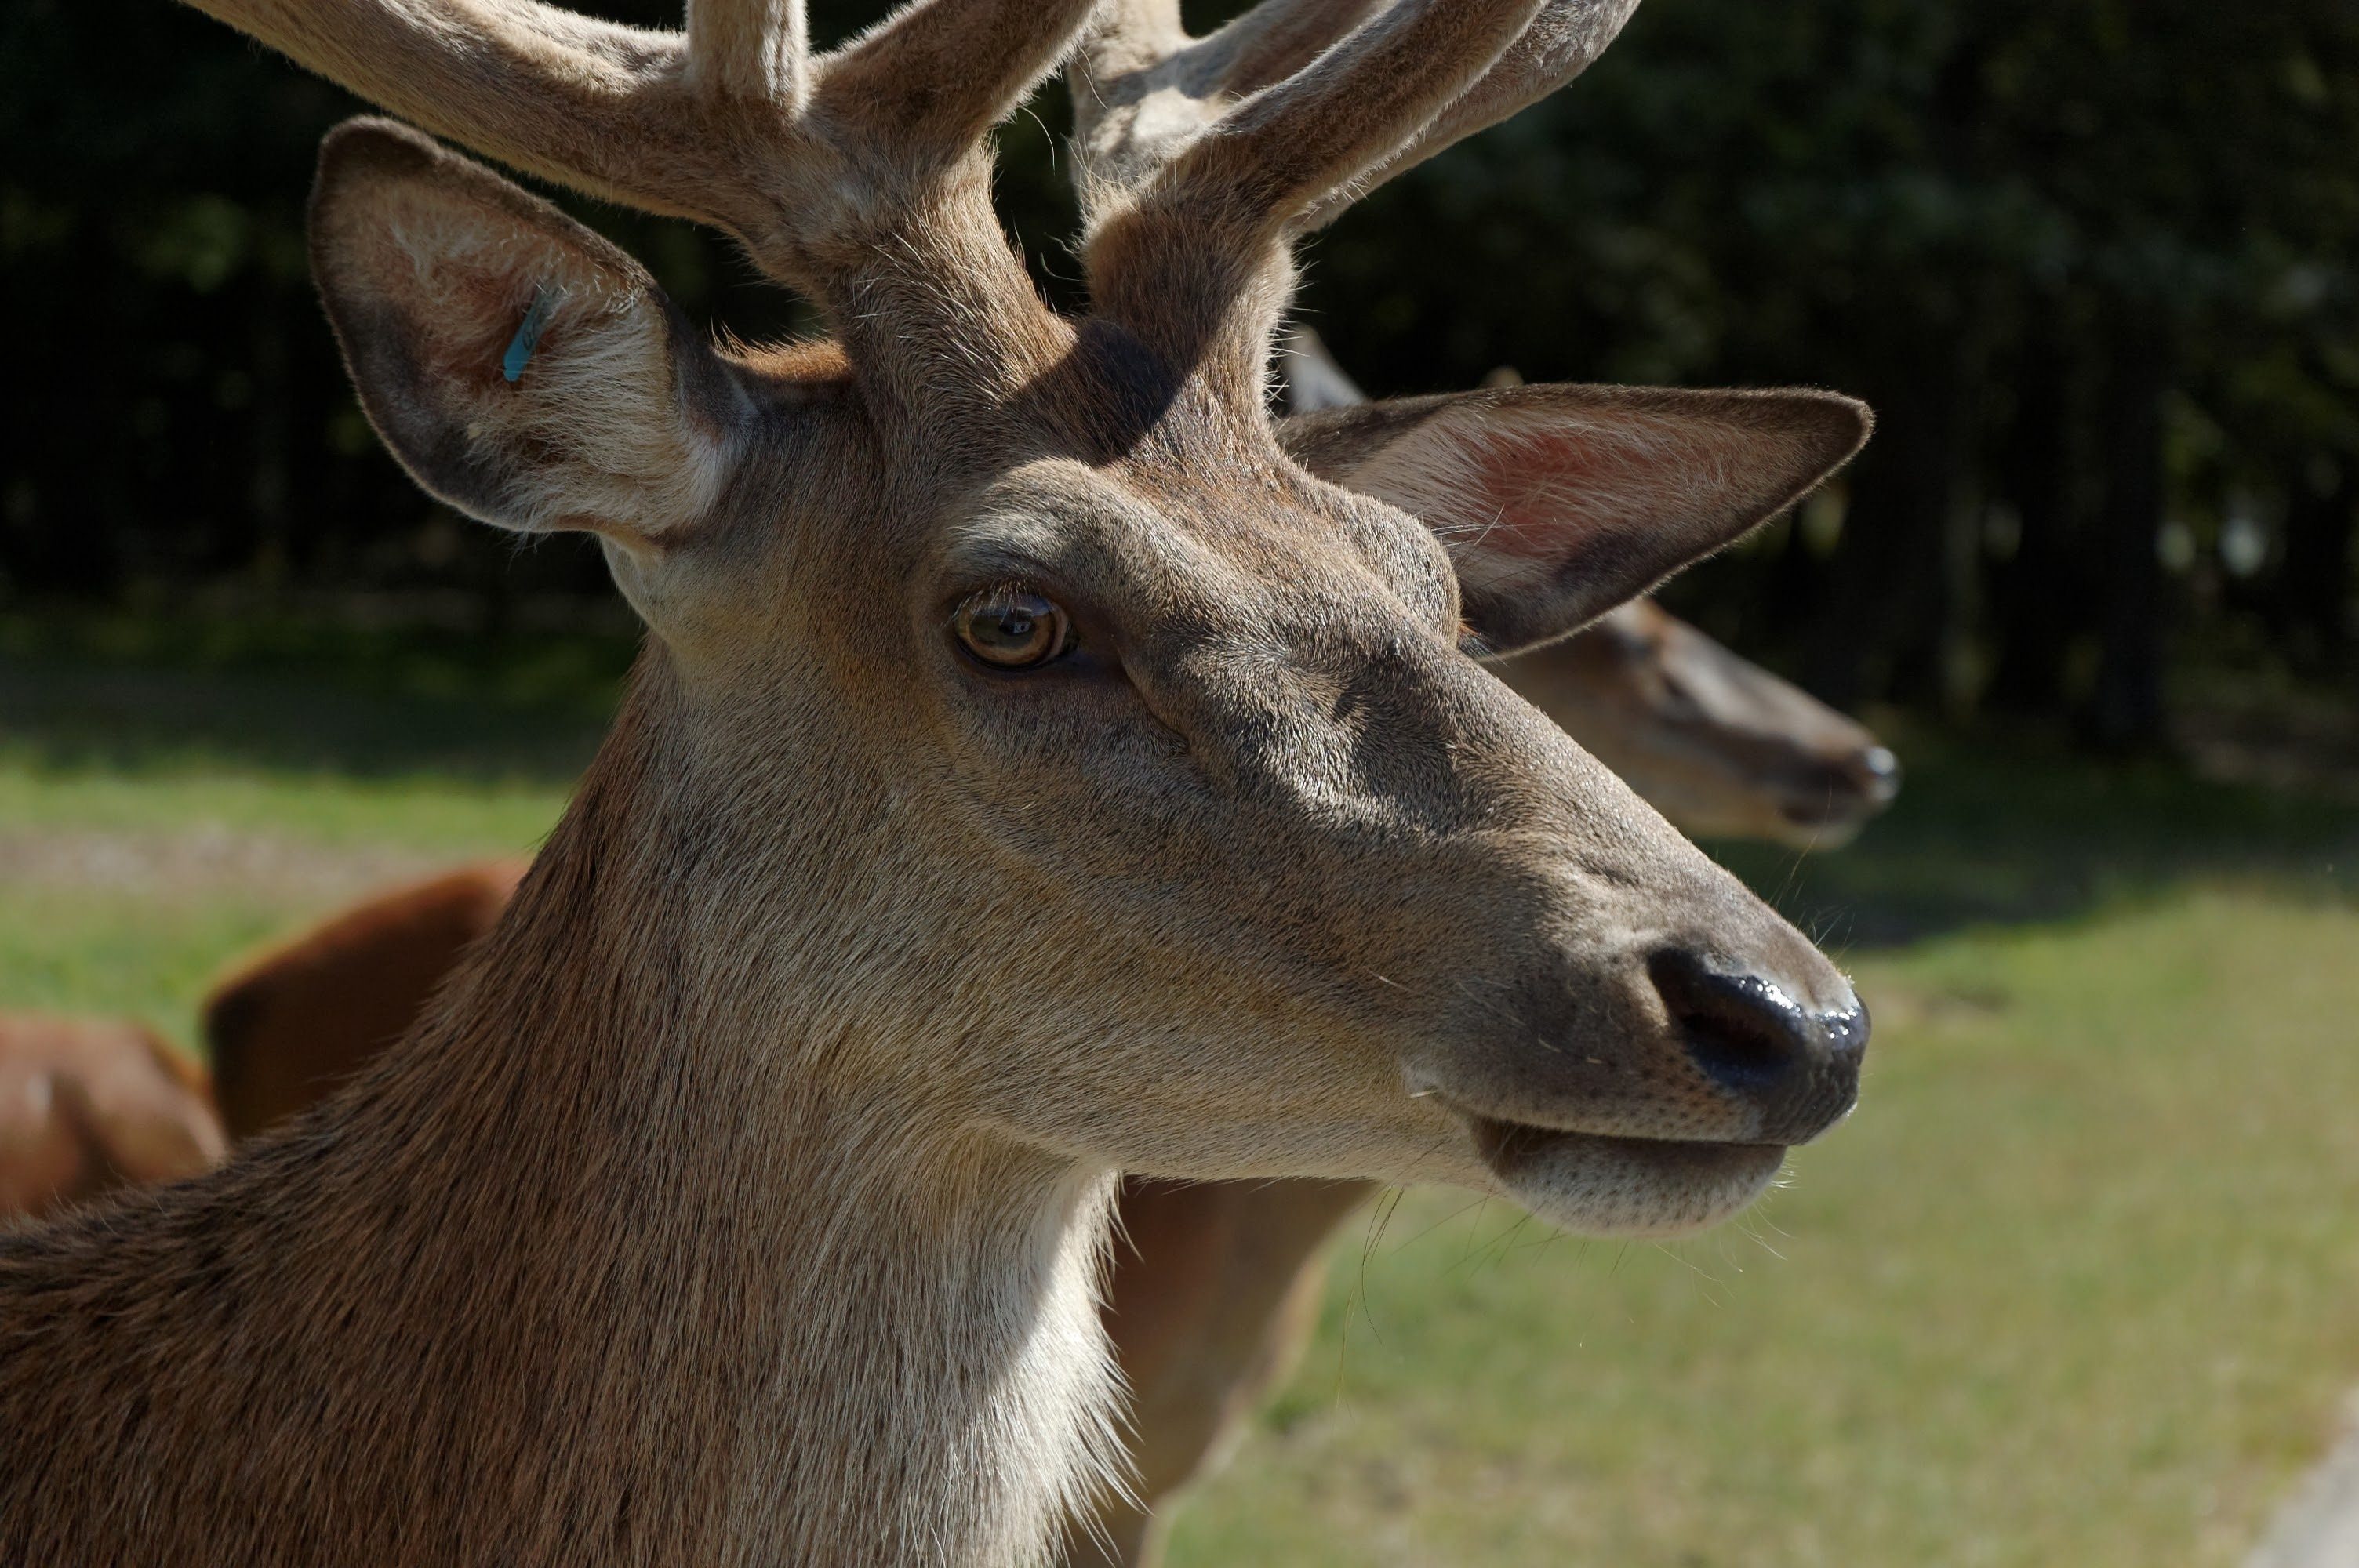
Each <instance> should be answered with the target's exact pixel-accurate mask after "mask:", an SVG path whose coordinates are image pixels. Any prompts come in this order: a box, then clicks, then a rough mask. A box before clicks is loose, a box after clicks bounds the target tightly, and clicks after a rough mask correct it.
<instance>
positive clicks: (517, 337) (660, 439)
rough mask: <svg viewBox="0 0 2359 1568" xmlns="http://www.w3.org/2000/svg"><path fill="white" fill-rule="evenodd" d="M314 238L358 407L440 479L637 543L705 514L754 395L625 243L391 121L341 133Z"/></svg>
mask: <svg viewBox="0 0 2359 1568" xmlns="http://www.w3.org/2000/svg"><path fill="white" fill-rule="evenodd" d="M310 235H311V267H312V273H313V276H315V277H317V279H318V280H319V286H320V294H321V298H322V300H323V301H324V302H325V304H326V306H327V312H328V319H329V321H330V322H331V324H332V325H333V327H334V328H335V332H336V339H337V341H338V342H339V343H341V344H342V348H343V351H344V361H345V363H346V364H347V365H348V366H350V368H351V371H352V376H353V384H354V385H355V386H357V387H358V388H359V391H360V396H361V404H362V406H363V407H364V408H365V409H366V410H367V412H368V416H369V421H370V423H371V424H373V425H375V427H376V429H377V433H378V434H379V435H380V436H382V437H383V438H385V443H386V446H388V447H390V448H391V449H393V453H394V456H395V457H397V458H398V459H399V460H400V461H401V464H402V466H403V467H404V468H406V469H408V470H409V472H410V474H411V475H412V476H413V477H414V478H416V479H417V481H418V482H419V484H421V485H423V486H424V487H425V488H426V489H427V490H428V491H429V492H432V493H433V494H435V495H437V496H439V497H440V498H441V499H443V500H444V501H447V502H449V503H451V505H453V506H455V507H458V508H459V509H460V510H461V511H462V512H465V513H467V514H470V515H472V516H474V517H477V518H480V519H482V520H483V521H484V522H486V523H491V524H497V525H498V526H500V527H503V528H514V529H519V530H524V531H527V532H532V531H539V530H546V529H585V530H588V531H591V532H593V533H597V534H600V535H605V536H606V537H608V538H609V539H611V540H613V541H614V542H615V543H618V544H625V545H631V544H650V543H655V542H658V541H660V540H662V539H663V538H664V537H665V536H666V535H676V534H677V533H678V532H679V531H680V530H683V529H685V528H687V527H688V526H690V525H691V524H693V523H694V522H695V521H696V520H697V519H698V518H700V517H701V516H702V515H703V514H705V513H706V512H708V511H709V510H710V509H711V507H712V503H713V502H714V501H715V499H716V498H717V497H718V495H719V493H720V490H721V487H722V485H723V482H724V481H725V480H726V479H727V477H728V474H729V471H730V470H731V467H732V460H733V458H734V454H735V452H736V450H737V449H738V448H739V447H740V445H741V443H742V442H743V440H744V439H745V433H746V431H747V430H748V428H749V427H750V424H751V421H752V419H753V413H754V405H753V402H752V400H751V399H750V398H749V397H748V396H747V395H746V394H745V389H744V388H743V387H742V386H741V385H740V384H738V382H737V380H736V378H735V376H734V373H732V371H731V370H730V368H729V366H728V365H727V363H726V362H724V361H723V360H722V359H721V357H720V356H719V355H718V354H716V353H715V352H713V351H712V348H711V347H710V346H709V345H708V344H707V343H706V342H705V341H704V340H703V338H702V337H701V334H699V333H698V332H697V331H696V330H694V329H693V328H691V327H690V325H689V324H688V323H687V322H686V321H685V320H684V319H682V318H681V316H680V314H679V311H678V309H676V308H674V307H673V306H672V304H671V302H670V301H669V300H668V299H666V298H665V297H664V296H663V294H662V292H661V291H660V290H658V288H657V287H656V285H655V280H654V279H652V278H650V277H649V276H647V272H646V271H645V270H644V269H643V268H641V267H640V266H639V265H638V264H637V263H636V262H635V261H633V260H632V259H631V258H630V257H629V256H627V255H625V254H623V253H622V252H621V251H620V250H617V249H616V248H615V247H614V246H613V245H611V244H609V243H607V242H606V241H604V240H603V239H601V238H600V237H599V236H597V235H596V234H594V233H592V232H590V231H589V230H587V229H585V228H583V227H582V225H581V224H579V223H577V222H573V220H571V218H568V217H566V216H565V215H564V214H563V213H561V212H560V211H557V209H556V208H554V207H552V206H550V205H549V203H548V202H546V201H543V200H539V199H538V198H537V197H533V196H530V195H527V193H526V192H524V191H523V190H520V189H517V188H516V186H514V185H512V184H510V183H509V182H508V181H506V180H505V179H503V178H500V177H499V176H497V175H495V174H494V173H492V172H491V171H490V170H489V169H487V168H483V167H482V166H481V165H479V164H475V163H473V162H470V161H469V160H467V159H465V158H462V157H457V156H455V155H453V154H451V153H450V152H447V151H445V150H444V149H443V148H442V147H440V146H438V145H437V144H435V143H434V142H433V141H431V140H429V138H427V137H425V136H423V135H419V134H418V133H417V132H415V131H412V130H409V129H408V127H406V126H403V125H399V124H394V123H393V122H391V121H387V120H353V121H349V122H347V123H345V124H342V125H339V126H338V127H336V129H335V130H334V131H332V132H331V133H330V134H329V135H328V139H327V141H326V143H325V144H324V145H323V146H321V149H320V174H319V179H318V183H317V184H316V185H315V186H314V187H313V189H312V193H311V211H310Z"/></svg>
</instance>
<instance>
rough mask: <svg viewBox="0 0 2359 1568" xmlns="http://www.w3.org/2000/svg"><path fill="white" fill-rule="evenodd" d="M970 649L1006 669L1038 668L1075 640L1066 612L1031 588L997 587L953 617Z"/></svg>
mask: <svg viewBox="0 0 2359 1568" xmlns="http://www.w3.org/2000/svg"><path fill="white" fill-rule="evenodd" d="M951 630H953V631H955V632H956V633H958V639H959V641H960V642H962V643H965V644H966V651H967V652H968V653H970V654H973V655H974V656H975V657H976V658H978V659H981V660H982V661H983V662H984V664H986V665H992V666H994V667H995V668H997V669H1003V670H1029V669H1038V667H1039V666H1040V665H1045V664H1048V663H1049V662H1050V661H1051V660H1053V659H1056V658H1058V657H1060V656H1061V655H1062V654H1065V653H1066V652H1068V651H1069V650H1070V649H1071V647H1072V645H1073V630H1072V622H1071V619H1070V618H1069V617H1068V616H1067V615H1066V614H1065V612H1064V611H1063V610H1062V609H1061V608H1060V607H1059V606H1057V605H1056V604H1054V603H1052V602H1050V601H1049V600H1046V599H1043V598H1041V597H1040V596H1039V595H1038V594H1037V593H1034V592H1032V591H1030V590H1029V589H1019V588H995V589H988V590H986V591H984V592H982V593H978V594H975V595H974V596H973V597H972V598H970V599H969V600H967V601H966V602H965V603H963V604H962V605H960V606H959V607H958V611H957V612H956V613H955V614H954V615H952V616H951Z"/></svg>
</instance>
